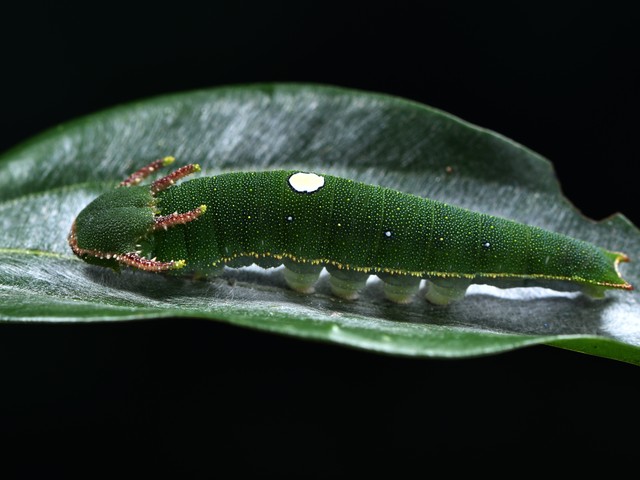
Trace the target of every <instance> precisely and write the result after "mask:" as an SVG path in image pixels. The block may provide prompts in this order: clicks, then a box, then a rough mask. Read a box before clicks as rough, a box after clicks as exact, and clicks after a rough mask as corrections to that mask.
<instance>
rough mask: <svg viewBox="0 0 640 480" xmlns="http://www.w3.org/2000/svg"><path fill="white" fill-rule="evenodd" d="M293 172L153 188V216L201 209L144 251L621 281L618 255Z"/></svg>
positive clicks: (443, 273)
mask: <svg viewBox="0 0 640 480" xmlns="http://www.w3.org/2000/svg"><path fill="white" fill-rule="evenodd" d="M295 173H297V172H296V171H284V170H280V171H268V172H243V173H228V174H222V175H218V176H214V177H202V178H197V179H194V180H190V181H187V182H183V183H180V184H178V185H174V186H172V187H171V188H168V189H167V190H164V191H161V192H158V194H157V203H156V206H157V208H158V209H159V213H160V214H161V215H168V214H171V213H173V212H186V211H189V210H193V209H195V208H198V207H199V206H200V205H203V204H204V205H206V206H207V210H206V213H204V214H203V215H202V216H201V217H199V218H198V219H197V220H195V221H193V222H190V223H187V224H185V225H176V226H173V227H171V228H169V229H167V230H165V231H158V232H156V233H155V234H154V236H153V239H152V245H153V251H152V252H151V256H152V257H156V256H157V258H158V260H160V261H170V260H176V259H184V260H186V262H187V267H188V268H190V269H191V270H195V271H199V272H206V271H207V270H209V269H211V268H213V267H215V266H219V265H221V264H224V263H225V262H228V261H230V260H232V259H234V258H238V257H246V256H254V257H275V258H282V259H284V258H289V259H293V260H295V261H298V262H303V263H313V264H322V265H335V266H338V267H339V268H342V269H346V270H354V271H362V272H368V273H373V274H375V273H380V272H387V273H393V274H404V275H415V276H419V277H465V278H469V279H473V278H483V277H484V278H496V277H516V278H534V279H536V278H539V279H550V280H566V281H569V282H575V283H580V284H585V285H599V286H605V287H612V288H627V286H628V284H627V283H626V282H625V281H624V280H623V279H621V278H620V276H619V274H618V272H617V269H616V264H617V262H619V261H621V259H622V257H624V255H622V254H619V253H616V252H610V251H608V250H604V249H602V248H600V247H597V246H595V245H592V244H590V243H587V242H583V241H580V240H576V239H573V238H571V237H568V236H565V235H561V234H557V233H553V232H549V231H546V230H542V229H540V228H537V227H531V226H527V225H523V224H519V223H516V222H513V221H510V220H506V219H503V218H498V217H494V216H491V215H486V214H481V213H476V212H471V211H469V210H466V209H462V208H459V207H454V206H451V205H447V204H444V203H442V202H438V201H434V200H430V199H425V198H421V197H417V196H414V195H409V194H404V193H401V192H397V191H394V190H391V189H388V188H383V187H377V186H372V185H366V184H363V183H359V182H355V181H352V180H348V179H342V178H338V177H334V176H330V175H322V178H324V185H323V186H321V187H318V188H317V189H315V190H313V189H312V191H310V192H303V191H297V190H296V188H294V186H292V185H291V183H290V180H289V179H290V177H291V176H292V175H293V174H295ZM136 188H138V187H136ZM120 190H122V189H118V191H120Z"/></svg>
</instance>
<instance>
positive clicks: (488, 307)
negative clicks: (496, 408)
mask: <svg viewBox="0 0 640 480" xmlns="http://www.w3.org/2000/svg"><path fill="white" fill-rule="evenodd" d="M165 155H175V156H176V157H177V158H178V164H180V163H189V162H199V163H200V164H201V165H202V167H203V174H204V175H211V174H214V173H217V172H221V171H230V170H247V169H252V170H256V169H271V168H292V169H293V168H296V169H306V170H315V171H322V172H326V173H332V174H336V175H340V176H345V177H350V178H354V179H357V180H360V181H364V182H369V183H373V184H379V185H384V186H388V187H392V188H395V189H398V190H401V191H405V192H409V193H415V194H418V195H423V196H429V197H432V198H436V199H441V200H444V201H447V202H450V203H453V204H457V205H460V206H463V207H468V208H471V209H474V210H479V211H484V212H487V213H492V214H497V215H502V216H505V217H509V218H512V219H515V220H518V221H521V222H525V223H529V224H533V225H538V226H541V227H543V228H547V229H550V230H554V231H558V232H562V233H566V234H569V235H572V236H574V237H577V238H581V239H584V240H587V241H590V242H593V243H596V244H598V245H601V246H603V247H606V248H610V249H613V250H619V251H624V252H626V253H628V254H629V255H630V256H631V257H632V258H640V235H639V232H638V230H637V229H636V228H635V227H634V226H633V225H632V224H631V223H630V222H629V221H627V220H626V219H625V218H623V217H622V216H620V215H617V216H615V217H612V218H609V219H607V220H605V221H602V222H598V223H596V222H593V221H591V220H589V219H586V218H584V217H582V216H581V215H580V214H579V213H578V212H577V211H576V209H575V208H574V207H573V206H572V205H571V204H570V203H569V202H568V201H567V200H566V199H565V198H564V197H563V196H562V195H561V193H560V189H559V186H558V183H557V181H556V178H555V176H554V173H553V170H552V166H551V164H550V163H549V162H548V161H546V160H545V159H543V158H541V157H540V156H539V155H537V154H535V153H533V152H531V151H530V150H527V149H526V148H523V147H522V146H520V145H518V144H516V143H514V142H512V141H510V140H508V139H506V138H504V137H501V136H500V135H497V134H495V133H493V132H489V131H487V130H484V129H481V128H478V127H475V126H473V125H470V124H468V123H465V122H463V121H461V120H459V119H457V118H455V117H452V116H451V115H448V114H446V113H443V112H440V111H437V110H434V109H432V108H429V107H426V106H424V105H419V104H416V103H412V102H409V101H406V100H402V99H398V98H393V97H388V96H383V95H377V94H370V93H364V92H358V91H351V90H343V89H337V88H329V87H321V86H314V85H253V86H244V87H235V88H219V89H213V90H205V91H196V92H189V93H184V94H177V95H170V96H164V97H159V98H153V99H150V100H145V101H142V102H138V103H133V104H130V105H126V106H122V107H118V108H114V109H110V110H107V111H104V112H100V113H98V114H95V115H91V116H88V117H85V118H81V119H79V120H77V121H74V122H71V123H68V124H66V125H62V126H60V127H57V128H54V129H52V130H50V131H48V132H46V133H44V134H42V135H39V136H37V137H36V138H34V139H32V140H31V141H29V142H26V143H25V144H23V145H20V146H18V147H16V148H14V149H12V150H11V151H9V152H7V153H6V154H5V155H3V156H2V157H0V218H1V219H2V229H1V231H0V319H1V320H3V321H7V322H28V321H39V322H90V321H116V320H134V319H143V318H158V317H200V318H207V319H211V320H218V321H224V322H229V323H232V324H236V325H241V326H245V327H251V328H257V329H261V330H266V331H271V332H277V333H282V334H288V335H294V336H298V337H303V338H309V339H314V340H323V341H329V342H336V343H341V344H345V345H351V346H355V347H360V348H366V349H370V350H374V351H380V352H387V353H392V354H402V355H416V356H431V357H468V356H476V355H484V354H491V353H498V352H504V351H507V350H512V349H515V348H521V347H525V346H528V345H534V344H549V345H554V346H557V347H562V348H567V349H571V350H575V351H580V352H584V353H589V354H593V355H599V356H603V357H609V358H614V359H617V360H621V361H625V362H630V363H633V364H640V308H639V305H638V300H639V298H638V294H637V293H635V292H610V293H608V294H607V298H606V299H605V300H602V301H594V300H590V299H588V298H585V297H583V296H581V295H579V294H573V293H560V292H554V291H550V290H545V289H540V288H528V289H510V290H499V289H495V288H491V287H486V286H472V287H471V288H470V290H469V293H468V295H467V297H466V298H465V299H464V300H462V301H461V302H458V303H456V304H454V305H451V306H449V307H445V308H443V307H437V306H433V305H430V304H428V303H427V302H425V301H424V300H418V301H416V302H414V303H413V304H411V305H406V306H402V305H393V304H390V303H389V302H388V301H386V300H384V299H383V296H382V294H381V286H380V284H379V282H377V283H376V282H375V281H374V282H371V283H372V284H371V285H369V286H368V288H367V289H366V292H365V293H364V295H362V297H361V298H360V299H359V300H358V301H356V302H347V301H343V300H340V299H336V298H334V297H332V296H331V295H330V294H329V291H328V286H327V282H326V278H324V279H321V282H320V284H319V286H318V288H317V293H316V294H314V295H311V296H302V295H299V294H297V293H295V292H292V291H290V290H288V289H287V288H286V287H285V284H284V280H283V277H282V271H281V270H279V269H271V270H259V269H257V268H249V269H241V270H229V271H228V272H227V273H226V274H225V275H224V276H223V277H222V278H219V279H214V280H211V281H207V282H196V281H191V280H189V279H182V278H167V277H164V276H160V275H154V274H148V273H143V272H137V271H129V270H127V271H124V272H122V273H121V274H115V273H114V272H112V271H110V270H107V269H101V268H99V267H95V266H90V265H88V264H85V263H84V262H82V261H80V260H78V259H77V258H75V257H74V256H73V255H72V254H71V252H70V250H69V247H68V245H67V241H66V236H67V233H68V231H69V228H70V226H71V222H72V220H73V219H74V218H75V216H76V215H77V214H78V212H79V211H80V210H81V209H82V208H83V207H84V206H85V205H86V204H87V203H88V202H90V201H91V200H92V199H93V198H95V197H96V196H97V195H99V194H100V193H101V192H104V191H106V190H108V189H110V188H113V187H114V185H116V184H117V182H119V181H120V180H121V179H123V178H125V177H126V176H127V175H128V174H129V173H131V172H133V171H134V170H136V169H137V168H139V167H141V166H142V165H145V164H146V163H148V162H149V161H151V160H153V159H155V158H158V157H161V156H165ZM637 265H638V263H631V264H625V265H623V266H622V268H623V273H624V276H625V278H627V279H628V280H629V281H630V282H631V283H633V284H640V281H639V278H638V277H639V274H640V271H639V270H638V266H637Z"/></svg>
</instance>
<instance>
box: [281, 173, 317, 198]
mask: <svg viewBox="0 0 640 480" xmlns="http://www.w3.org/2000/svg"><path fill="white" fill-rule="evenodd" d="M289 186H291V188H293V189H294V190H295V191H296V192H299V193H314V192H317V191H318V190H320V189H321V188H322V187H324V177H321V176H320V175H316V174H315V173H305V172H298V173H294V174H293V175H291V176H290V177H289Z"/></svg>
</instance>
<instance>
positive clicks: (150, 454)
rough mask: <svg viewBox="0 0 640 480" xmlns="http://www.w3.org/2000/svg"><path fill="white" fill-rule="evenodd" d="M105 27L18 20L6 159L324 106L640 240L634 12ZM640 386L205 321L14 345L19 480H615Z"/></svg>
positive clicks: (41, 15) (246, 5)
mask: <svg viewBox="0 0 640 480" xmlns="http://www.w3.org/2000/svg"><path fill="white" fill-rule="evenodd" d="M89 5H93V4H89V3H85V4H76V3H70V2H64V1H61V2H55V3H54V2H51V3H50V4H46V5H45V4H33V3H32V4H30V5H28V6H24V7H12V8H11V9H7V7H3V9H4V11H3V13H2V15H1V17H0V23H1V24H2V26H1V28H0V49H1V52H2V58H1V60H0V61H1V62H2V63H1V65H2V73H1V77H0V78H1V79H2V80H1V81H0V82H1V83H0V85H2V87H3V88H2V92H1V95H2V115H1V116H0V125H1V128H2V135H1V138H0V150H6V149H8V148H10V147H12V146H14V145H16V144H18V143H19V142H21V141H23V140H25V139H27V138H29V137H30V136H32V135H34V134H36V133H39V132H40V131H42V130H44V129H46V128H49V127H52V126H55V125H56V124H58V123H61V122H64V121H66V120H70V119H72V118H75V117H77V116H80V115H84V114H88V113H92V112H94V111H97V110H99V109H102V108H106V107H110V106H113V105H116V104H120V103H125V102H128V101H132V100H137V99H140V98H144V97H149V96H152V95H156V94H162V93H168V92H175V91H181V90H187V89H192V88H201V87H212V86H217V85H227V84H236V83H252V82H265V81H296V82H314V83H326V84H333V85H340V86H345V87H353V88H358V89H363V90H371V91H377V92H383V93H388V94H393V95H399V96H402V97H406V98H409V99H412V100H416V101H419V102H423V103H426V104H429V105H432V106H434V107H438V108H440V109H443V110H446V111H448V112H450V113H453V114H455V115H458V116H460V117H462V118H463V119H465V120H468V121H471V122H473V123H476V124H478V125H481V126H483V127H487V128H490V129H492V130H495V131H498V132H500V133H502V134H504V135H505V136H507V137H510V138H512V139H514V140H516V141H518V142H520V143H522V144H524V145H525V146H527V147H529V148H531V149H533V150H534V151H537V152H538V153H540V154H542V155H543V156H545V157H547V158H549V159H550V160H551V161H552V162H553V164H554V166H555V168H556V172H557V175H558V178H559V181H560V183H561V185H562V188H563V191H564V192H565V194H566V195H567V196H568V197H569V199H570V200H571V201H572V202H573V203H574V204H575V205H576V206H577V207H578V208H579V209H580V210H581V211H582V212H583V213H584V214H586V215H587V216H589V217H591V218H594V219H600V218H603V217H606V216H608V215H610V214H613V213H615V212H618V211H620V212H622V213H624V214H625V215H626V216H627V217H629V218H630V219H631V220H632V221H633V222H634V223H635V224H636V225H638V224H640V211H639V210H638V207H637V200H636V195H637V187H636V183H637V178H638V175H637V173H636V171H637V170H636V169H637V160H638V150H637V144H636V143H637V142H636V135H637V131H638V127H639V124H640V122H639V121H638V118H637V112H638V107H639V106H640V94H639V88H638V87H639V85H640V84H639V80H640V78H639V68H640V67H639V63H638V58H639V56H638V54H639V53H640V39H639V35H638V28H637V24H638V20H639V17H638V14H637V12H636V11H635V10H629V7H625V6H624V3H623V4H622V5H616V4H614V3H612V2H607V3H603V4H597V5H596V4H590V3H579V4H578V3H576V4H575V5H571V6H569V5H568V4H563V5H557V4H556V5H553V6H543V5H541V4H540V3H539V2H526V5H525V2H512V3H509V4H501V5H498V4H492V5H487V4H486V3H484V2H465V3H459V2H457V3H446V4H445V3H444V2H442V4H438V5H434V6H429V4H427V3H425V4H423V5H422V6H421V7H420V8H417V7H416V6H410V4H405V3H403V2H389V3H386V4H380V5H376V4H373V3H367V4H361V5H357V4H356V3H347V2H344V3H331V2H259V3H258V2H254V3H251V2H239V1H235V2H230V1H227V2H208V3H207V4H202V5H199V4H191V3H189V2H178V3H175V4H166V5H164V4H149V5H146V6H144V7H143V6H141V4H134V3H133V2H131V3H130V4H114V3H109V4H104V5H102V6H100V7H98V6H89ZM639 373H640V370H638V367H634V366H631V365H627V364H624V363H621V362H616V361H612V360H607V359H603V358H597V357H590V356H586V355H583V354H579V353H573V352H569V351H566V350H560V349H554V348H552V347H544V346H543V347H533V348H528V349H523V350H519V351H515V352H511V353H507V354H502V355H497V356H491V357H484V358H476V359H467V360H431V359H410V358H399V357H392V356H385V355H378V354H372V353H368V352H362V351H358V350H352V349H349V348H343V347H337V346H333V345H326V344H320V343H310V342H303V341H300V340H296V339H290V338H287V337H279V336H274V335H269V334H264V333H260V332H254V331H250V330H243V329H239V328H235V327H230V326H226V325H222V324H217V323H213V322H207V321H196V320H178V321H176V320H161V321H148V322H137V323H124V324H119V325H109V324H106V325H105V324H102V325H85V326H69V325H48V326H34V325H4V326H2V328H0V439H1V440H2V441H3V442H4V443H5V444H6V446H5V447H4V448H3V449H0V477H4V475H3V473H4V474H5V475H6V474H9V473H11V475H10V478H30V477H33V476H35V475H43V474H46V476H47V478H63V477H65V478H67V477H68V476H69V475H70V474H71V473H78V472H84V473H86V474H87V475H88V478H92V477H93V478H95V476H96V475H97V474H100V473H104V474H105V475H108V474H114V475H118V477H120V478H122V477H124V476H125V474H126V473H134V474H147V475H152V474H156V473H167V474H169V475H171V476H173V477H175V478H209V477H215V476H217V474H219V473H220V472H222V471H223V470H224V469H225V468H229V467H230V468H233V471H234V472H235V473H236V474H238V475H239V474H241V473H250V474H252V475H260V476H264V475H267V474H277V475H278V476H284V475H287V474H290V475H296V476H302V477H305V478H310V477H311V478H313V477H320V478H329V477H341V476H353V475H355V474H362V475H363V476H364V475H370V474H372V473H383V474H394V473H395V474H398V473H400V474H402V475H400V476H401V477H402V478H404V477H406V476H408V475H409V472H410V471H411V469H414V468H415V469H416V471H417V472H419V473H421V474H424V475H426V474H428V473H429V472H432V471H433V470H434V469H436V468H438V466H443V467H444V468H446V469H447V470H446V471H447V472H451V473H462V472H464V471H467V469H471V470H473V471H482V470H486V471H497V470H501V469H502V468H504V467H502V468H501V467H500V465H503V466H504V464H505V462H515V463H514V465H516V467H519V468H516V471H518V470H519V469H520V468H522V469H524V470H525V471H530V470H531V469H532V468H536V467H537V468H540V469H542V470H548V469H549V468H550V467H549V465H550V464H551V462H553V461H555V460H558V462H559V463H558V465H564V466H565V467H569V468H571V469H572V470H573V471H574V473H576V472H578V471H580V470H581V469H582V468H585V469H586V470H587V471H593V468H596V467H602V468H612V467H614V466H616V465H624V464H631V462H632V461H633V460H634V458H635V456H636V455H637V442H636V441H634V440H633V438H634V436H635V437H636V438H637V430H638V427H639V426H640V425H639V424H640V422H639V421H638V419H637V418H638V413H637V412H638V401H637V398H638V393H639V390H640V389H639V388H638V375H639ZM635 463H636V462H634V464H635ZM5 478H8V477H5Z"/></svg>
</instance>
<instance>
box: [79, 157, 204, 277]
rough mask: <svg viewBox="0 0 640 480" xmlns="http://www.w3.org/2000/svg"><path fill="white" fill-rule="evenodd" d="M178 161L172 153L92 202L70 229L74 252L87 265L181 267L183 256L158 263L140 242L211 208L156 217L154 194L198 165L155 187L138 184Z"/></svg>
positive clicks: (145, 267)
mask: <svg viewBox="0 0 640 480" xmlns="http://www.w3.org/2000/svg"><path fill="white" fill-rule="evenodd" d="M173 161H174V159H173V157H166V158H163V159H160V160H156V161H155V162H153V163H151V164H150V165H147V166H146V167H144V168H142V169H140V170H138V171H137V172H135V173H134V174H133V175H131V176H130V177H128V178H127V179H125V180H124V181H123V182H122V183H121V184H120V186H119V187H117V188H116V189H114V190H112V191H110V192H107V193H104V194H102V195H100V196H99V197H98V198H96V199H95V200H94V201H93V202H91V203H90V204H89V205H87V206H86V207H85V208H84V210H82V211H81V212H80V213H79V214H78V216H77V217H76V219H75V220H74V222H73V225H72V227H71V232H70V233H69V237H68V240H69V245H70V247H71V250H73V253H75V254H76V255H77V256H78V257H80V258H81V259H83V260H84V261H86V262H88V263H92V264H95V265H100V266H103V267H110V268H113V269H114V270H119V269H120V267H121V266H122V265H128V266H131V267H134V268H138V269H141V270H147V271H153V272H161V271H165V270H173V269H176V268H182V267H183V266H184V265H185V261H184V260H172V261H169V262H159V261H157V260H156V259H149V258H145V257H144V256H142V253H143V252H142V251H141V246H140V244H141V242H143V241H144V240H145V238H147V237H148V236H149V235H150V234H151V233H152V232H153V231H154V230H156V229H159V228H169V227H171V226H173V225H179V224H184V223H187V222H191V221H193V220H195V219H196V218H198V217H199V216H200V215H202V214H203V213H204V212H205V210H206V206H205V205H201V206H200V207H198V208H196V209H195V210H191V211H189V212H185V213H177V212H176V213H173V214H171V215H165V216H158V215H156V208H155V202H156V199H155V194H156V193H157V192H159V191H161V190H164V189H166V188H169V187H170V186H171V185H173V184H174V183H175V181H176V180H178V179H179V178H182V177H184V176H186V175H188V174H190V173H193V172H196V171H199V170H200V167H199V166H198V165H187V166H185V167H182V168H179V169H178V170H175V171H174V172H172V173H170V174H169V175H167V176H165V177H162V178H161V179H159V180H156V181H155V182H153V183H152V184H151V185H148V186H138V184H139V183H140V182H141V181H142V179H144V178H145V177H146V176H148V175H149V174H151V173H152V172H154V171H155V170H157V169H158V168H159V167H162V166H165V165H168V164H170V163H172V162H173Z"/></svg>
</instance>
